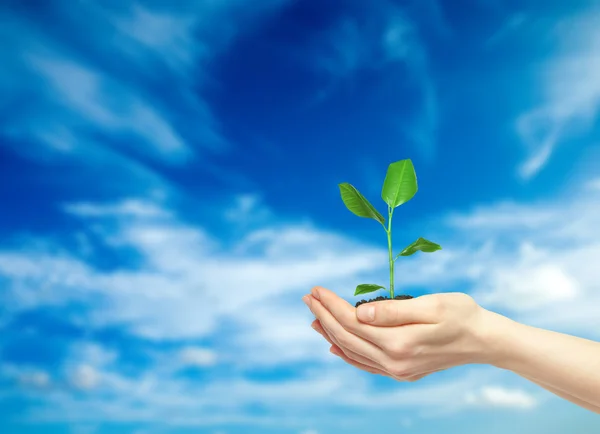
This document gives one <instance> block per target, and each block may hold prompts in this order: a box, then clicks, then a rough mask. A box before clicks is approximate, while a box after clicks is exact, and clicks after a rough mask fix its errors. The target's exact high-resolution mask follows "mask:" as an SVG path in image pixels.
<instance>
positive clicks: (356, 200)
mask: <svg viewBox="0 0 600 434" xmlns="http://www.w3.org/2000/svg"><path fill="white" fill-rule="evenodd" d="M339 187H340V194H341V196H342V200H343V201H344V204H346V207H347V208H348V209H349V210H350V211H352V212H353V213H354V214H356V215H357V216H359V217H367V218H372V219H375V220H377V221H378V222H379V223H381V224H384V223H385V219H384V218H383V216H382V215H381V214H379V211H377V210H376V209H375V207H374V206H373V205H371V203H370V202H369V201H368V200H367V199H366V198H365V197H364V196H363V195H362V194H360V192H359V191H358V190H357V189H356V188H354V186H352V185H350V184H348V183H347V182H344V183H343V184H339Z"/></svg>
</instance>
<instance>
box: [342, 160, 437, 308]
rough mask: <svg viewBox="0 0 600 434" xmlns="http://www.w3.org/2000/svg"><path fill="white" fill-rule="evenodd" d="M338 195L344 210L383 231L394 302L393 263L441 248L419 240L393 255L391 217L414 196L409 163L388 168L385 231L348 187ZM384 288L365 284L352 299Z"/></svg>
mask: <svg viewBox="0 0 600 434" xmlns="http://www.w3.org/2000/svg"><path fill="white" fill-rule="evenodd" d="M339 188H340V195H341V197H342V200H343V201H344V204H345V205H346V208H348V209H349V210H350V211H351V212H352V213H353V214H355V215H357V216H359V217H366V218H371V219H373V220H377V221H378V222H379V223H380V224H381V225H382V226H383V229H384V230H385V232H386V234H387V239H388V253H389V264H390V288H389V292H390V298H391V299H393V298H394V262H396V260H397V259H398V258H399V257H400V256H410V255H413V254H415V253H416V252H418V251H421V252H425V253H431V252H435V251H437V250H441V249H442V247H441V246H440V245H439V244H436V243H434V242H432V241H429V240H426V239H425V238H418V239H417V240H416V241H415V242H414V243H412V244H410V245H408V246H407V247H405V248H404V250H402V251H401V252H400V253H398V255H397V256H396V258H393V253H392V216H393V213H394V209H395V208H397V207H399V206H400V205H402V204H404V203H406V202H408V201H409V200H411V199H412V198H413V197H414V195H415V194H416V193H417V190H418V186H417V175H416V172H415V168H414V166H413V163H412V161H411V160H408V159H407V160H400V161H396V162H395V163H392V164H390V165H389V167H388V170H387V173H386V176H385V180H384V182H383V188H382V190H381V198H382V199H383V201H384V202H385V203H386V204H387V205H388V227H387V228H386V226H385V218H384V217H383V216H382V215H381V214H380V213H379V211H377V209H376V208H375V207H374V206H373V205H372V204H371V203H370V202H369V201H368V200H367V199H366V198H365V197H364V196H363V195H362V194H361V193H360V192H359V191H358V190H357V189H356V188H355V187H354V186H353V185H351V184H348V183H342V184H339ZM379 289H385V287H383V286H381V285H377V284H373V283H364V284H361V285H358V286H357V287H356V291H355V293H354V295H360V294H367V293H369V292H374V291H377V290H379Z"/></svg>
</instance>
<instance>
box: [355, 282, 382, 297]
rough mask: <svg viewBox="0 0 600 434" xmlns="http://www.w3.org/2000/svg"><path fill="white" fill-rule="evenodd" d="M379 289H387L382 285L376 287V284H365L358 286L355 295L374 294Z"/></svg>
mask: <svg viewBox="0 0 600 434" xmlns="http://www.w3.org/2000/svg"><path fill="white" fill-rule="evenodd" d="M378 289H385V287H384V286H381V285H375V284H374V283H363V284H362V285H358V286H357V287H356V291H355V292H354V295H360V294H368V293H369V292H374V291H377V290H378Z"/></svg>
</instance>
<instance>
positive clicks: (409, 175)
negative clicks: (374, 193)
mask: <svg viewBox="0 0 600 434" xmlns="http://www.w3.org/2000/svg"><path fill="white" fill-rule="evenodd" d="M417 189H418V187H417V174H416V173H415V167H414V166H413V163H412V161H411V160H400V161H396V162H395V163H392V164H390V165H389V167H388V170H387V174H386V175H385V180H384V181H383V189H382V190H381V198H382V199H383V200H384V201H385V203H387V204H388V205H389V206H391V207H392V208H396V207H397V206H400V205H402V204H403V203H405V202H408V201H409V200H411V199H412V197H413V196H414V195H415V194H416V193H417Z"/></svg>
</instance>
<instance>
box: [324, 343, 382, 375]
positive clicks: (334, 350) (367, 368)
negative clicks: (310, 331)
mask: <svg viewBox="0 0 600 434" xmlns="http://www.w3.org/2000/svg"><path fill="white" fill-rule="evenodd" d="M329 351H331V353H333V354H335V355H336V356H338V357H339V358H341V359H342V360H343V361H344V362H346V363H348V364H349V365H352V366H354V367H356V368H358V369H360V370H362V371H367V372H370V373H371V374H378V375H384V376H386V377H389V375H388V374H387V372H385V371H382V370H380V369H377V368H373V367H372V366H368V365H364V364H362V363H360V362H357V361H356V360H352V359H351V358H349V357H348V356H346V355H345V354H344V352H343V351H342V350H341V348H339V347H338V346H337V345H332V346H331V349H330V350H329Z"/></svg>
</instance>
